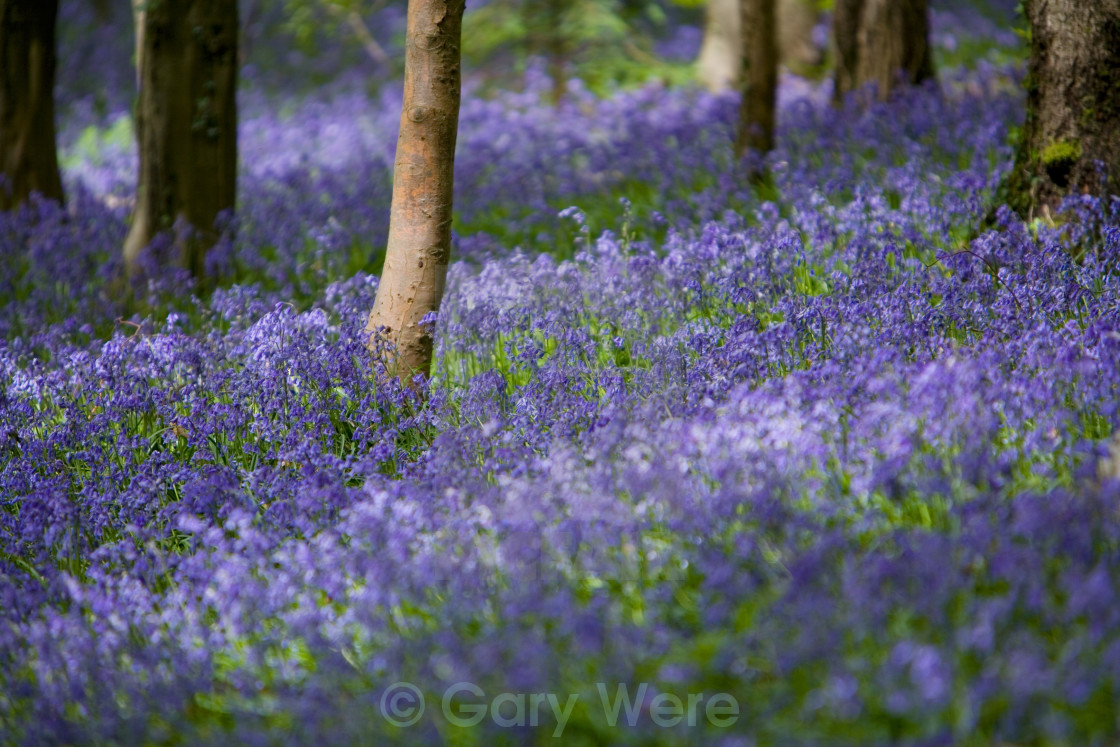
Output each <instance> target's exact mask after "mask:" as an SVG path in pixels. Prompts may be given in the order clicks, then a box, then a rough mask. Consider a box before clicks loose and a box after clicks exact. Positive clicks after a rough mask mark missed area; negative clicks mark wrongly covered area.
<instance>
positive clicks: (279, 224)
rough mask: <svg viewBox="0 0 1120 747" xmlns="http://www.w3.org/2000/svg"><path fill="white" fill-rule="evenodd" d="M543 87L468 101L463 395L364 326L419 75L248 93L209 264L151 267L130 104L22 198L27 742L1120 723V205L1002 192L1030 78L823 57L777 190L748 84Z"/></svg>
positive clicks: (2, 352)
mask: <svg viewBox="0 0 1120 747" xmlns="http://www.w3.org/2000/svg"><path fill="white" fill-rule="evenodd" d="M943 33H945V34H948V32H943ZM948 35H949V36H951V34H948ZM532 76H533V74H532V73H531V74H530V77H529V79H528V83H527V85H526V87H525V89H524V90H523V91H521V92H518V93H506V94H502V95H499V96H497V97H495V98H489V99H482V98H479V97H475V96H471V95H470V92H469V91H468V93H467V94H466V95H465V96H464V103H463V112H462V122H461V135H460V148H459V158H458V162H457V166H456V189H457V196H456V200H457V203H456V206H457V221H456V234H455V247H454V251H455V257H456V259H457V261H456V262H455V264H454V265H453V266H452V267H451V271H450V277H449V283H448V294H447V297H446V299H445V304H444V307H443V308H442V309H441V311H440V313H439V315H438V320H437V322H436V324H437V332H438V335H437V340H438V343H437V346H438V349H437V361H436V365H435V375H434V377H433V380H432V382H431V385H430V390H429V391H428V393H427V396H426V397H420V396H418V395H417V394H416V393H415V392H412V391H408V390H404V389H402V388H401V387H400V386H399V385H396V384H395V383H386V381H385V379H384V378H383V377H382V376H380V375H379V372H378V370H377V368H376V366H375V364H374V362H373V360H371V356H370V355H369V353H368V352H367V351H366V349H365V347H364V345H363V339H362V334H361V331H362V328H363V325H364V321H365V315H366V314H367V313H368V310H369V308H370V306H371V304H372V301H373V297H374V293H375V292H376V288H377V277H376V274H375V273H373V272H372V271H373V270H375V269H376V266H377V264H378V263H379V262H380V260H381V253H380V252H381V249H382V248H383V245H384V240H385V234H386V231H387V220H388V214H389V211H388V201H389V195H390V179H389V177H390V173H391V164H392V162H393V152H392V148H393V145H394V143H395V139H396V120H397V117H398V116H399V111H400V100H399V93H397V92H395V91H388V87H387V88H386V90H385V92H384V93H381V94H379V95H378V96H371V95H370V94H369V93H368V92H367V91H365V90H364V89H361V88H357V89H355V88H352V87H351V88H347V87H346V86H339V87H336V88H333V89H330V90H329V91H325V92H323V93H322V94H321V95H319V96H317V97H313V98H307V99H304V100H301V101H299V102H298V103H296V104H292V105H290V106H287V107H284V106H280V105H278V104H277V103H276V101H275V100H274V99H272V98H269V97H267V96H264V95H263V94H262V95H257V94H254V93H253V91H252V90H248V91H246V92H245V94H244V95H243V96H242V99H241V106H242V113H243V114H242V120H243V121H242V138H241V147H242V165H243V171H242V176H241V195H240V204H239V213H238V215H237V216H236V217H235V218H232V219H230V220H229V221H227V225H226V233H225V237H224V238H223V240H222V241H221V243H220V244H219V245H218V247H216V248H215V249H214V250H213V252H212V253H211V255H210V269H211V270H212V272H213V273H215V275H216V276H217V277H220V278H222V282H221V283H219V284H218V285H217V287H216V289H213V290H212V292H207V293H203V294H199V293H195V292H194V289H193V287H192V285H191V281H190V280H189V279H188V278H185V277H183V276H181V275H178V274H176V273H175V272H172V271H168V270H164V269H160V263H159V261H158V260H159V258H160V253H161V247H159V246H156V247H153V249H152V257H151V259H152V261H151V263H150V266H149V267H148V270H147V272H148V274H147V276H146V279H145V284H144V286H143V292H142V293H141V294H140V296H141V297H138V298H132V299H128V298H126V297H125V294H122V293H121V292H120V287H119V284H117V283H116V281H115V278H116V277H117V275H118V273H119V272H120V267H119V260H118V256H117V255H118V253H119V247H120V246H121V243H122V241H123V238H124V234H125V231H126V222H127V218H128V213H129V207H130V202H129V201H130V199H131V194H132V191H133V179H134V178H135V176H134V175H135V154H134V152H133V148H132V145H131V135H130V127H131V125H130V124H129V123H128V122H127V120H118V121H116V122H115V123H114V122H113V121H112V120H111V119H110V120H106V121H104V122H102V123H101V124H100V125H99V126H98V127H94V128H90V129H87V130H84V131H83V129H82V126H81V122H78V123H77V124H75V123H70V124H69V125H64V127H63V133H64V134H63V153H62V155H63V161H64V163H65V164H66V172H65V177H66V183H67V187H68V196H69V204H68V205H67V207H65V208H59V207H58V206H56V205H53V204H46V203H35V204H33V205H30V206H28V207H25V208H24V209H22V210H21V211H19V212H18V213H14V214H9V215H0V266H2V267H3V268H4V269H3V272H2V273H0V743H3V744H37V745H38V744H139V743H144V744H184V745H191V744H231V745H233V744H236V745H242V744H249V745H253V744H262V745H263V744H311V743H315V744H321V745H356V744H371V745H372V744H391V743H399V744H408V745H423V744H430V745H437V744H457V745H491V744H511V745H522V744H537V743H539V744H561V743H562V744H573V745H612V744H620V745H627V744H633V745H638V744H641V745H684V744H689V745H693V744H718V745H744V746H746V745H756V744H758V745H832V744H835V745H928V746H930V747H933V746H934V745H951V744H954V745H956V744H959V745H995V744H1002V745H1105V744H1114V743H1115V740H1116V739H1117V738H1118V737H1120V722H1118V713H1120V711H1118V708H1117V701H1118V698H1120V593H1118V582H1120V482H1118V481H1117V479H1116V478H1117V476H1120V443H1117V442H1114V441H1113V440H1112V428H1113V426H1114V424H1116V423H1117V422H1118V418H1120V412H1118V404H1120V390H1118V382H1120V370H1118V369H1120V274H1118V273H1120V229H1118V227H1117V226H1118V224H1120V205H1118V204H1117V202H1112V203H1103V202H1101V201H1098V200H1095V199H1093V198H1089V197H1084V198H1078V199H1077V200H1075V201H1073V202H1071V203H1070V205H1069V210H1068V212H1067V213H1065V214H1064V215H1060V216H1059V215H1049V214H1043V215H1040V216H1037V217H1036V218H1034V219H1033V220H1030V221H1026V222H1024V221H1023V220H1021V219H1019V218H1018V217H1016V216H1013V215H1012V214H1010V213H1008V212H1007V211H1006V210H998V211H996V213H995V215H994V222H991V223H985V220H984V219H985V216H986V215H987V214H988V212H989V207H990V203H991V200H992V198H993V194H994V193H995V188H996V186H997V185H998V183H999V180H1000V178H1001V176H1002V175H1003V174H1004V173H1005V172H1006V170H1007V169H1008V168H1009V164H1010V159H1011V153H1012V146H1011V144H1010V139H1009V134H1010V133H1011V131H1012V130H1013V128H1014V127H1015V126H1016V125H1018V124H1019V122H1020V121H1021V118H1022V94H1021V80H1020V77H1019V73H1018V72H1017V71H1016V70H1015V69H1012V68H1003V67H1000V66H998V65H992V64H985V63H980V64H978V65H975V66H973V67H972V68H963V67H962V68H958V69H956V70H955V71H953V70H948V71H943V75H942V79H941V82H940V86H939V87H938V88H934V87H927V88H923V89H920V90H915V91H911V92H907V93H904V94H903V95H902V96H900V97H899V98H898V99H897V100H896V101H894V102H893V103H891V104H889V105H874V106H871V107H868V108H860V107H859V106H857V105H855V104H854V103H853V104H852V105H850V106H848V107H847V108H844V109H842V110H836V109H833V108H831V107H830V106H829V104H828V99H829V91H828V87H827V85H824V86H819V85H816V84H812V83H809V82H806V81H804V80H801V79H798V78H793V77H785V78H783V81H782V93H781V110H780V111H781V114H780V119H781V123H780V132H779V138H778V140H779V147H778V149H777V150H776V151H775V152H774V153H773V154H771V155H770V156H769V157H768V159H767V165H768V166H769V173H770V177H769V178H768V179H767V180H765V181H764V182H762V183H759V184H752V183H750V182H749V181H748V180H747V179H746V178H745V176H744V175H745V173H746V172H747V169H746V168H744V166H743V165H741V164H737V163H735V161H734V159H733V158H732V155H731V140H732V131H733V126H734V122H735V119H736V115H737V99H736V97H735V96H734V95H727V96H713V95H709V94H704V93H701V92H699V91H697V90H693V89H669V88H665V87H661V86H658V85H656V84H651V85H649V86H646V87H644V88H641V89H638V90H634V91H630V92H623V93H619V94H617V95H615V96H613V97H610V98H606V99H598V98H595V97H593V96H591V95H590V94H587V93H585V92H583V91H581V90H580V88H579V84H578V82H574V83H573V89H572V96H571V99H570V100H569V101H568V102H567V103H566V104H565V106H564V107H563V108H561V109H559V110H556V109H553V108H551V107H550V106H548V105H547V104H542V103H541V99H542V94H543V93H544V92H545V91H547V87H548V83H547V82H546V81H543V80H537V79H535V78H533V77H532ZM80 109H81V107H80V106H76V105H75V106H72V107H71V109H70V111H78V110H80ZM93 116H94V115H93V114H92V113H91V114H90V117H93ZM399 682H407V683H412V685H413V686H414V687H415V688H417V691H418V692H420V693H421V694H422V695H423V697H424V700H425V702H426V703H427V711H426V712H425V713H424V714H423V717H422V718H420V719H419V720H418V721H417V722H416V723H415V724H412V725H409V726H398V725H396V724H394V723H393V720H392V719H390V718H387V717H386V713H385V708H384V706H385V703H386V700H385V699H384V698H383V696H384V695H386V693H387V688H389V687H390V686H391V685H393V684H394V683H399ZM459 682H467V683H472V684H473V685H475V686H476V687H477V688H478V689H479V690H481V691H482V692H483V693H485V696H484V697H479V698H472V696H471V695H470V694H468V695H467V696H466V699H467V700H469V701H470V702H472V703H485V702H487V701H489V700H490V699H493V698H494V696H495V695H497V694H499V693H506V692H508V693H514V694H518V693H553V694H556V695H557V696H558V697H559V700H560V701H561V702H563V701H564V700H565V698H567V697H569V696H570V695H576V696H578V699H577V700H576V701H575V705H574V708H573V710H572V712H571V714H570V718H569V719H568V720H567V721H566V723H565V724H564V728H563V729H562V736H560V737H559V738H556V737H555V736H554V735H555V734H556V732H557V731H559V729H558V728H557V727H559V724H558V723H557V720H556V719H555V718H554V717H553V716H552V715H551V711H550V710H549V708H548V707H547V706H544V707H543V708H542V709H541V713H540V722H539V725H535V724H536V722H535V721H534V723H533V724H530V723H528V722H526V723H525V724H524V725H520V726H519V725H517V724H515V723H511V722H512V721H514V720H515V719H514V718H513V716H515V715H516V714H515V712H514V708H513V707H512V706H511V705H510V704H508V703H507V707H506V708H505V709H504V710H503V713H504V717H503V718H502V719H496V718H492V717H491V718H487V719H484V720H483V721H482V722H481V723H480V724H478V725H477V726H475V727H472V728H464V727H460V726H457V725H455V724H454V723H451V722H450V721H449V720H448V719H447V718H446V717H445V716H444V715H443V714H441V709H440V703H441V697H442V694H443V693H445V691H446V690H447V688H448V687H449V686H450V685H452V684H454V683H459ZM643 683H645V684H646V685H647V687H646V688H644V689H642V690H641V693H642V695H641V696H640V697H638V698H637V700H636V703H637V708H636V711H635V712H634V717H633V718H632V719H629V720H628V719H627V718H626V716H623V717H622V718H620V719H618V720H617V721H615V720H614V719H612V718H610V716H611V714H610V713H608V712H604V709H603V708H602V707H601V706H600V700H601V697H600V693H599V692H598V686H599V684H605V685H606V686H607V689H608V690H609V691H611V693H612V695H613V693H614V691H615V688H616V687H618V686H620V685H624V686H627V687H628V688H629V692H630V693H631V694H634V693H636V692H638V691H639V686H640V685H641V684H643ZM665 693H668V694H675V695H676V696H677V697H679V698H680V699H681V700H682V701H685V702H687V697H688V695H690V694H699V693H703V694H704V697H705V698H709V699H710V698H711V697H712V696H713V695H714V694H715V693H724V694H726V695H728V696H730V697H731V698H733V699H734V701H735V702H736V703H737V704H738V706H739V718H738V720H737V721H735V722H734V723H732V724H719V723H713V722H712V719H707V720H705V719H704V718H703V711H702V710H701V718H700V719H698V721H697V722H696V723H695V724H693V725H690V724H689V723H687V722H682V723H681V724H679V725H677V726H675V727H671V728H669V727H663V726H661V725H659V723H658V722H657V721H656V720H655V719H654V717H653V716H654V710H653V709H654V708H655V706H656V705H657V704H656V703H655V701H656V699H657V696H658V694H665ZM395 702H396V701H395V700H393V701H390V705H392V703H395ZM662 702H664V701H662ZM702 708H703V704H701V709H702ZM390 715H391V714H390Z"/></svg>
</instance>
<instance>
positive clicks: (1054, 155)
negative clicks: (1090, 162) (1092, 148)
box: [1041, 140, 1081, 189]
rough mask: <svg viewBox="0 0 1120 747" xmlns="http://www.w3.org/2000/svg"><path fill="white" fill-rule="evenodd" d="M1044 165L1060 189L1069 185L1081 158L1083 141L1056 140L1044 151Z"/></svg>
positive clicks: (1047, 173) (1048, 174)
mask: <svg viewBox="0 0 1120 747" xmlns="http://www.w3.org/2000/svg"><path fill="white" fill-rule="evenodd" d="M1041 158H1042V166H1043V168H1045V169H1046V175H1047V176H1048V177H1050V181H1052V182H1053V183H1054V184H1055V185H1057V186H1058V187H1059V188H1060V189H1065V188H1066V187H1068V186H1069V180H1070V175H1071V174H1072V173H1073V168H1074V166H1076V165H1077V162H1078V161H1080V160H1081V143H1080V142H1078V141H1077V140H1055V141H1054V142H1052V143H1050V144H1049V145H1047V146H1046V147H1045V148H1044V149H1043V151H1042V156H1041Z"/></svg>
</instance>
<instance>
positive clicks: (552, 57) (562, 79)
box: [530, 0, 568, 106]
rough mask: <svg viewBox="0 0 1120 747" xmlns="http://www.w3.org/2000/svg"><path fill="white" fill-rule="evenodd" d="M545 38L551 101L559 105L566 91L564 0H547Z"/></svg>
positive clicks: (566, 62)
mask: <svg viewBox="0 0 1120 747" xmlns="http://www.w3.org/2000/svg"><path fill="white" fill-rule="evenodd" d="M530 12H532V11H530ZM547 18H548V28H546V29H545V30H544V33H545V35H546V36H547V40H546V43H545V46H546V47H547V53H548V74H549V77H550V78H552V103H553V105H554V106H560V104H561V103H563V101H564V95H565V94H566V93H567V92H568V45H567V40H566V39H565V38H564V30H563V28H562V24H563V22H564V0H548V10H547Z"/></svg>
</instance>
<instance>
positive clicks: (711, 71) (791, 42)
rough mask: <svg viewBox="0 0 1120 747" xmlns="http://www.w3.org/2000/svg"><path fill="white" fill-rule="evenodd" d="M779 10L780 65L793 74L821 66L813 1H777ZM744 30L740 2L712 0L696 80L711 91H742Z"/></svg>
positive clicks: (708, 10)
mask: <svg viewBox="0 0 1120 747" xmlns="http://www.w3.org/2000/svg"><path fill="white" fill-rule="evenodd" d="M776 7H777V11H776V12H777V36H778V41H777V44H778V59H779V61H780V62H781V63H782V64H784V65H787V66H789V67H790V68H791V69H793V70H799V69H800V70H804V69H805V68H807V67H812V66H813V65H819V64H820V62H821V56H822V50H820V49H819V48H818V47H817V45H816V44H814V43H813V26H815V25H816V22H817V15H818V14H817V10H816V8H815V7H814V5H813V0H777V2H776ZM741 27H742V11H741V10H740V8H739V0H708V8H707V13H706V16H705V21H704V38H703V41H702V42H701V44H700V56H699V57H698V58H697V61H696V76H697V78H699V80H700V82H701V83H702V84H703V85H704V86H705V87H706V88H707V89H708V90H709V91H713V92H716V93H719V92H721V91H730V90H732V89H735V88H739V86H740V81H741V80H742V77H741V76H742V69H743V50H744V46H743V41H742V28H741Z"/></svg>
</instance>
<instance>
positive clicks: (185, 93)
mask: <svg viewBox="0 0 1120 747" xmlns="http://www.w3.org/2000/svg"><path fill="white" fill-rule="evenodd" d="M137 17H138V20H139V21H140V23H141V25H140V28H139V29H138V34H139V44H138V53H137V54H138V62H139V64H140V97H139V101H138V102H137V106H136V129H137V140H138V142H139V148H140V176H139V183H138V184H137V191H136V210H135V212H134V213H133V216H132V226H131V228H130V230H129V232H128V237H127V238H126V239H125V246H124V259H125V265H126V267H127V269H128V271H129V273H130V274H132V273H134V272H135V270H136V260H137V257H138V256H139V254H140V251H141V250H142V249H143V248H144V247H146V246H147V245H148V244H150V243H151V241H152V239H153V238H154V237H155V235H156V234H157V233H159V232H161V231H167V230H170V229H171V228H173V227H174V225H175V223H176V222H177V221H179V220H183V221H185V223H186V224H187V226H189V227H190V229H191V232H192V235H191V236H189V237H182V236H180V237H178V238H179V239H180V240H179V241H178V242H177V250H178V252H179V257H178V261H179V262H180V263H181V265H182V266H183V267H185V268H187V269H189V270H190V271H191V273H192V274H193V275H194V276H195V277H196V278H200V279H201V278H203V276H204V272H205V255H206V250H207V248H208V247H210V246H211V245H213V243H214V241H215V240H216V238H217V236H216V234H215V232H214V221H215V219H216V218H217V217H218V214H219V213H221V212H222V211H225V210H232V209H233V207H234V203H235V199H236V192H237V35H238V17H237V0H159V2H147V3H145V4H144V5H143V10H142V12H140V13H138V16H137Z"/></svg>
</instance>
